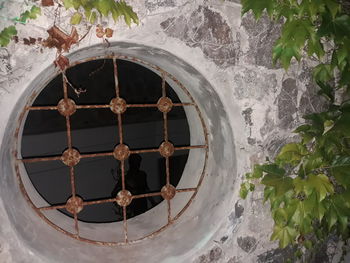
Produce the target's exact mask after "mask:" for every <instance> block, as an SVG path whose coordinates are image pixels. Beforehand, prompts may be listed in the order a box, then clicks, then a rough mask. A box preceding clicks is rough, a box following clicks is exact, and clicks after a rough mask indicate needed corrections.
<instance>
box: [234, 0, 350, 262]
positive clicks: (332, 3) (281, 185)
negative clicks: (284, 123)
mask: <svg viewBox="0 0 350 263" xmlns="http://www.w3.org/2000/svg"><path fill="white" fill-rule="evenodd" d="M346 5H347V2H346V1H336V0H242V14H243V15H244V14H245V13H247V12H249V11H250V12H252V13H253V14H254V16H255V18H256V19H257V20H258V19H259V18H260V17H261V16H262V15H263V14H266V15H268V16H269V18H270V19H271V20H273V21H276V22H277V21H278V22H280V23H283V26H282V31H281V35H280V37H279V39H278V40H277V42H276V43H275V45H274V47H273V53H272V57H273V61H274V63H280V64H281V65H282V66H283V67H284V68H285V69H286V70H288V68H289V66H290V64H291V63H293V61H294V60H296V61H301V60H302V59H303V58H310V59H312V60H316V61H318V65H317V66H316V67H315V68H314V69H313V78H314V81H315V82H316V83H317V85H318V87H319V94H320V95H323V96H325V97H326V98H327V99H328V102H329V105H328V109H327V110H326V111H324V112H320V113H313V114H309V115H307V116H304V119H305V124H303V125H301V126H299V127H298V128H297V129H296V130H295V131H294V132H295V133H297V134H298V135H299V141H297V142H293V143H288V144H286V145H284V146H283V147H282V148H281V149H280V151H279V153H278V154H277V156H276V157H275V158H273V159H272V160H267V161H266V163H263V164H256V165H255V166H254V167H253V169H252V172H250V173H247V174H246V175H245V181H244V182H243V183H242V185H241V189H240V195H241V197H242V198H246V197H247V195H248V193H249V192H250V191H254V189H255V185H256V184H262V185H263V187H264V201H265V202H266V201H267V202H269V203H270V207H271V215H272V218H273V220H274V228H273V233H272V235H271V240H278V241H279V245H280V247H281V248H284V247H286V246H288V245H292V246H295V247H297V248H298V249H297V250H296V251H297V252H296V255H297V256H299V257H301V256H303V257H302V258H303V259H304V260H305V253H304V252H306V251H308V252H309V253H307V254H310V252H311V255H312V251H315V246H317V245H318V244H320V243H322V242H323V241H325V240H326V239H327V238H328V237H329V236H330V235H338V236H339V237H340V238H342V239H343V240H344V241H346V240H348V238H349V223H350V101H349V99H348V94H349V90H350V16H349V12H348V7H347V6H346ZM335 94H342V96H341V97H340V98H341V101H339V100H335ZM286 114H288V113H286ZM303 254H304V255H303ZM306 261H307V260H306Z"/></svg>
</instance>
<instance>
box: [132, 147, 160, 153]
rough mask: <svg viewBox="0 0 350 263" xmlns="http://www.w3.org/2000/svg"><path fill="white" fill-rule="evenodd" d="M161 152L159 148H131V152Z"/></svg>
mask: <svg viewBox="0 0 350 263" xmlns="http://www.w3.org/2000/svg"><path fill="white" fill-rule="evenodd" d="M154 152H159V149H158V148H157V149H140V150H130V154H133V153H154Z"/></svg>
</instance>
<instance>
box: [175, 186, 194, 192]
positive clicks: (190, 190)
mask: <svg viewBox="0 0 350 263" xmlns="http://www.w3.org/2000/svg"><path fill="white" fill-rule="evenodd" d="M195 191H197V188H196V187H194V188H183V189H176V193H183V192H195Z"/></svg>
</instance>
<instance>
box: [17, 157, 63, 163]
mask: <svg viewBox="0 0 350 263" xmlns="http://www.w3.org/2000/svg"><path fill="white" fill-rule="evenodd" d="M57 160H61V156H52V157H38V158H25V159H17V161H21V162H23V163H36V162H48V161H57Z"/></svg>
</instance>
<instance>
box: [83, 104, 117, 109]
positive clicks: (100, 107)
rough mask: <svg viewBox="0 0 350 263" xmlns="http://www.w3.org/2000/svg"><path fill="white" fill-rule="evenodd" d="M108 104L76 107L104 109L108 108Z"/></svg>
mask: <svg viewBox="0 0 350 263" xmlns="http://www.w3.org/2000/svg"><path fill="white" fill-rule="evenodd" d="M109 107H110V105H109V104H103V105H76V108H77V109H106V108H109Z"/></svg>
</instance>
